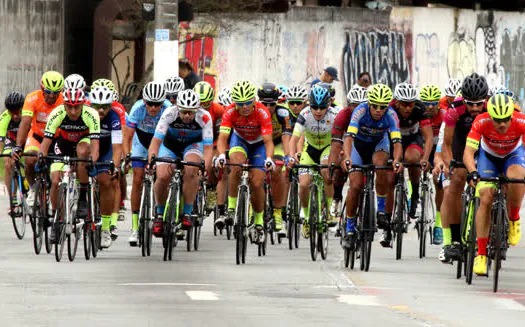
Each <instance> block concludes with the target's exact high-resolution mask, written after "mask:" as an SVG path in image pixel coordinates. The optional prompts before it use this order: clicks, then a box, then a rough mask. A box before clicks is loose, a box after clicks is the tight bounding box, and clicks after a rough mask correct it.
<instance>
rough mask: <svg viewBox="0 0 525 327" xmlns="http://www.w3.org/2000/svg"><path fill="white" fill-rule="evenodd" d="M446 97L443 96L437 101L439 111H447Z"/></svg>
mask: <svg viewBox="0 0 525 327" xmlns="http://www.w3.org/2000/svg"><path fill="white" fill-rule="evenodd" d="M447 98H448V97H446V96H444V97H442V98H441V99H440V100H439V109H442V110H447V109H448V100H447Z"/></svg>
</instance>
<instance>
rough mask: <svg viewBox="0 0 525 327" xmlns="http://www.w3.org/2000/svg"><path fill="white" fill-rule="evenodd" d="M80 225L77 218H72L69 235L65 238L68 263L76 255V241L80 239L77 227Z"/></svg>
mask: <svg viewBox="0 0 525 327" xmlns="http://www.w3.org/2000/svg"><path fill="white" fill-rule="evenodd" d="M80 224H81V223H80V222H79V221H78V218H76V217H75V218H73V222H72V224H71V233H70V234H69V235H68V236H67V257H68V258H69V261H74V260H75V256H76V255H77V249H78V240H79V238H80V228H79V227H78V225H80Z"/></svg>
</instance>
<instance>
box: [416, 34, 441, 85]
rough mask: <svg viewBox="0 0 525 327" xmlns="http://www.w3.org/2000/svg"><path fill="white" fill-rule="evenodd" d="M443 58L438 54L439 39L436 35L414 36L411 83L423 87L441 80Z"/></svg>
mask: <svg viewBox="0 0 525 327" xmlns="http://www.w3.org/2000/svg"><path fill="white" fill-rule="evenodd" d="M442 62H443V57H442V55H441V54H440V46H439V38H438V36H437V34H436V33H430V34H423V33H420V34H418V35H416V40H415V55H414V74H413V78H412V83H414V84H416V85H419V86H421V85H424V84H427V83H431V82H434V83H435V81H439V80H440V78H441V74H442V72H441V65H442Z"/></svg>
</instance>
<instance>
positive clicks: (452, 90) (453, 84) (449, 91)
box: [444, 78, 461, 97]
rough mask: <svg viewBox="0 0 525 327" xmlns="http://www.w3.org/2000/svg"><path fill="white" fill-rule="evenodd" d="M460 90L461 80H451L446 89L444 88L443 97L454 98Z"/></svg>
mask: <svg viewBox="0 0 525 327" xmlns="http://www.w3.org/2000/svg"><path fill="white" fill-rule="evenodd" d="M460 90H461V80H459V79H455V78H451V79H449V80H448V83H447V87H445V92H444V93H445V95H446V96H448V97H456V96H457V94H458V92H459V91H460Z"/></svg>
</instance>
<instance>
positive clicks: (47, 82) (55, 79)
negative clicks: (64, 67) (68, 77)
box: [40, 70, 64, 92]
mask: <svg viewBox="0 0 525 327" xmlns="http://www.w3.org/2000/svg"><path fill="white" fill-rule="evenodd" d="M40 85H41V86H42V88H44V89H45V90H48V91H51V92H58V91H62V89H63V88H64V76H62V74H60V73H59V72H56V71H54V70H50V71H48V72H45V73H44V75H42V80H41V81H40Z"/></svg>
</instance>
